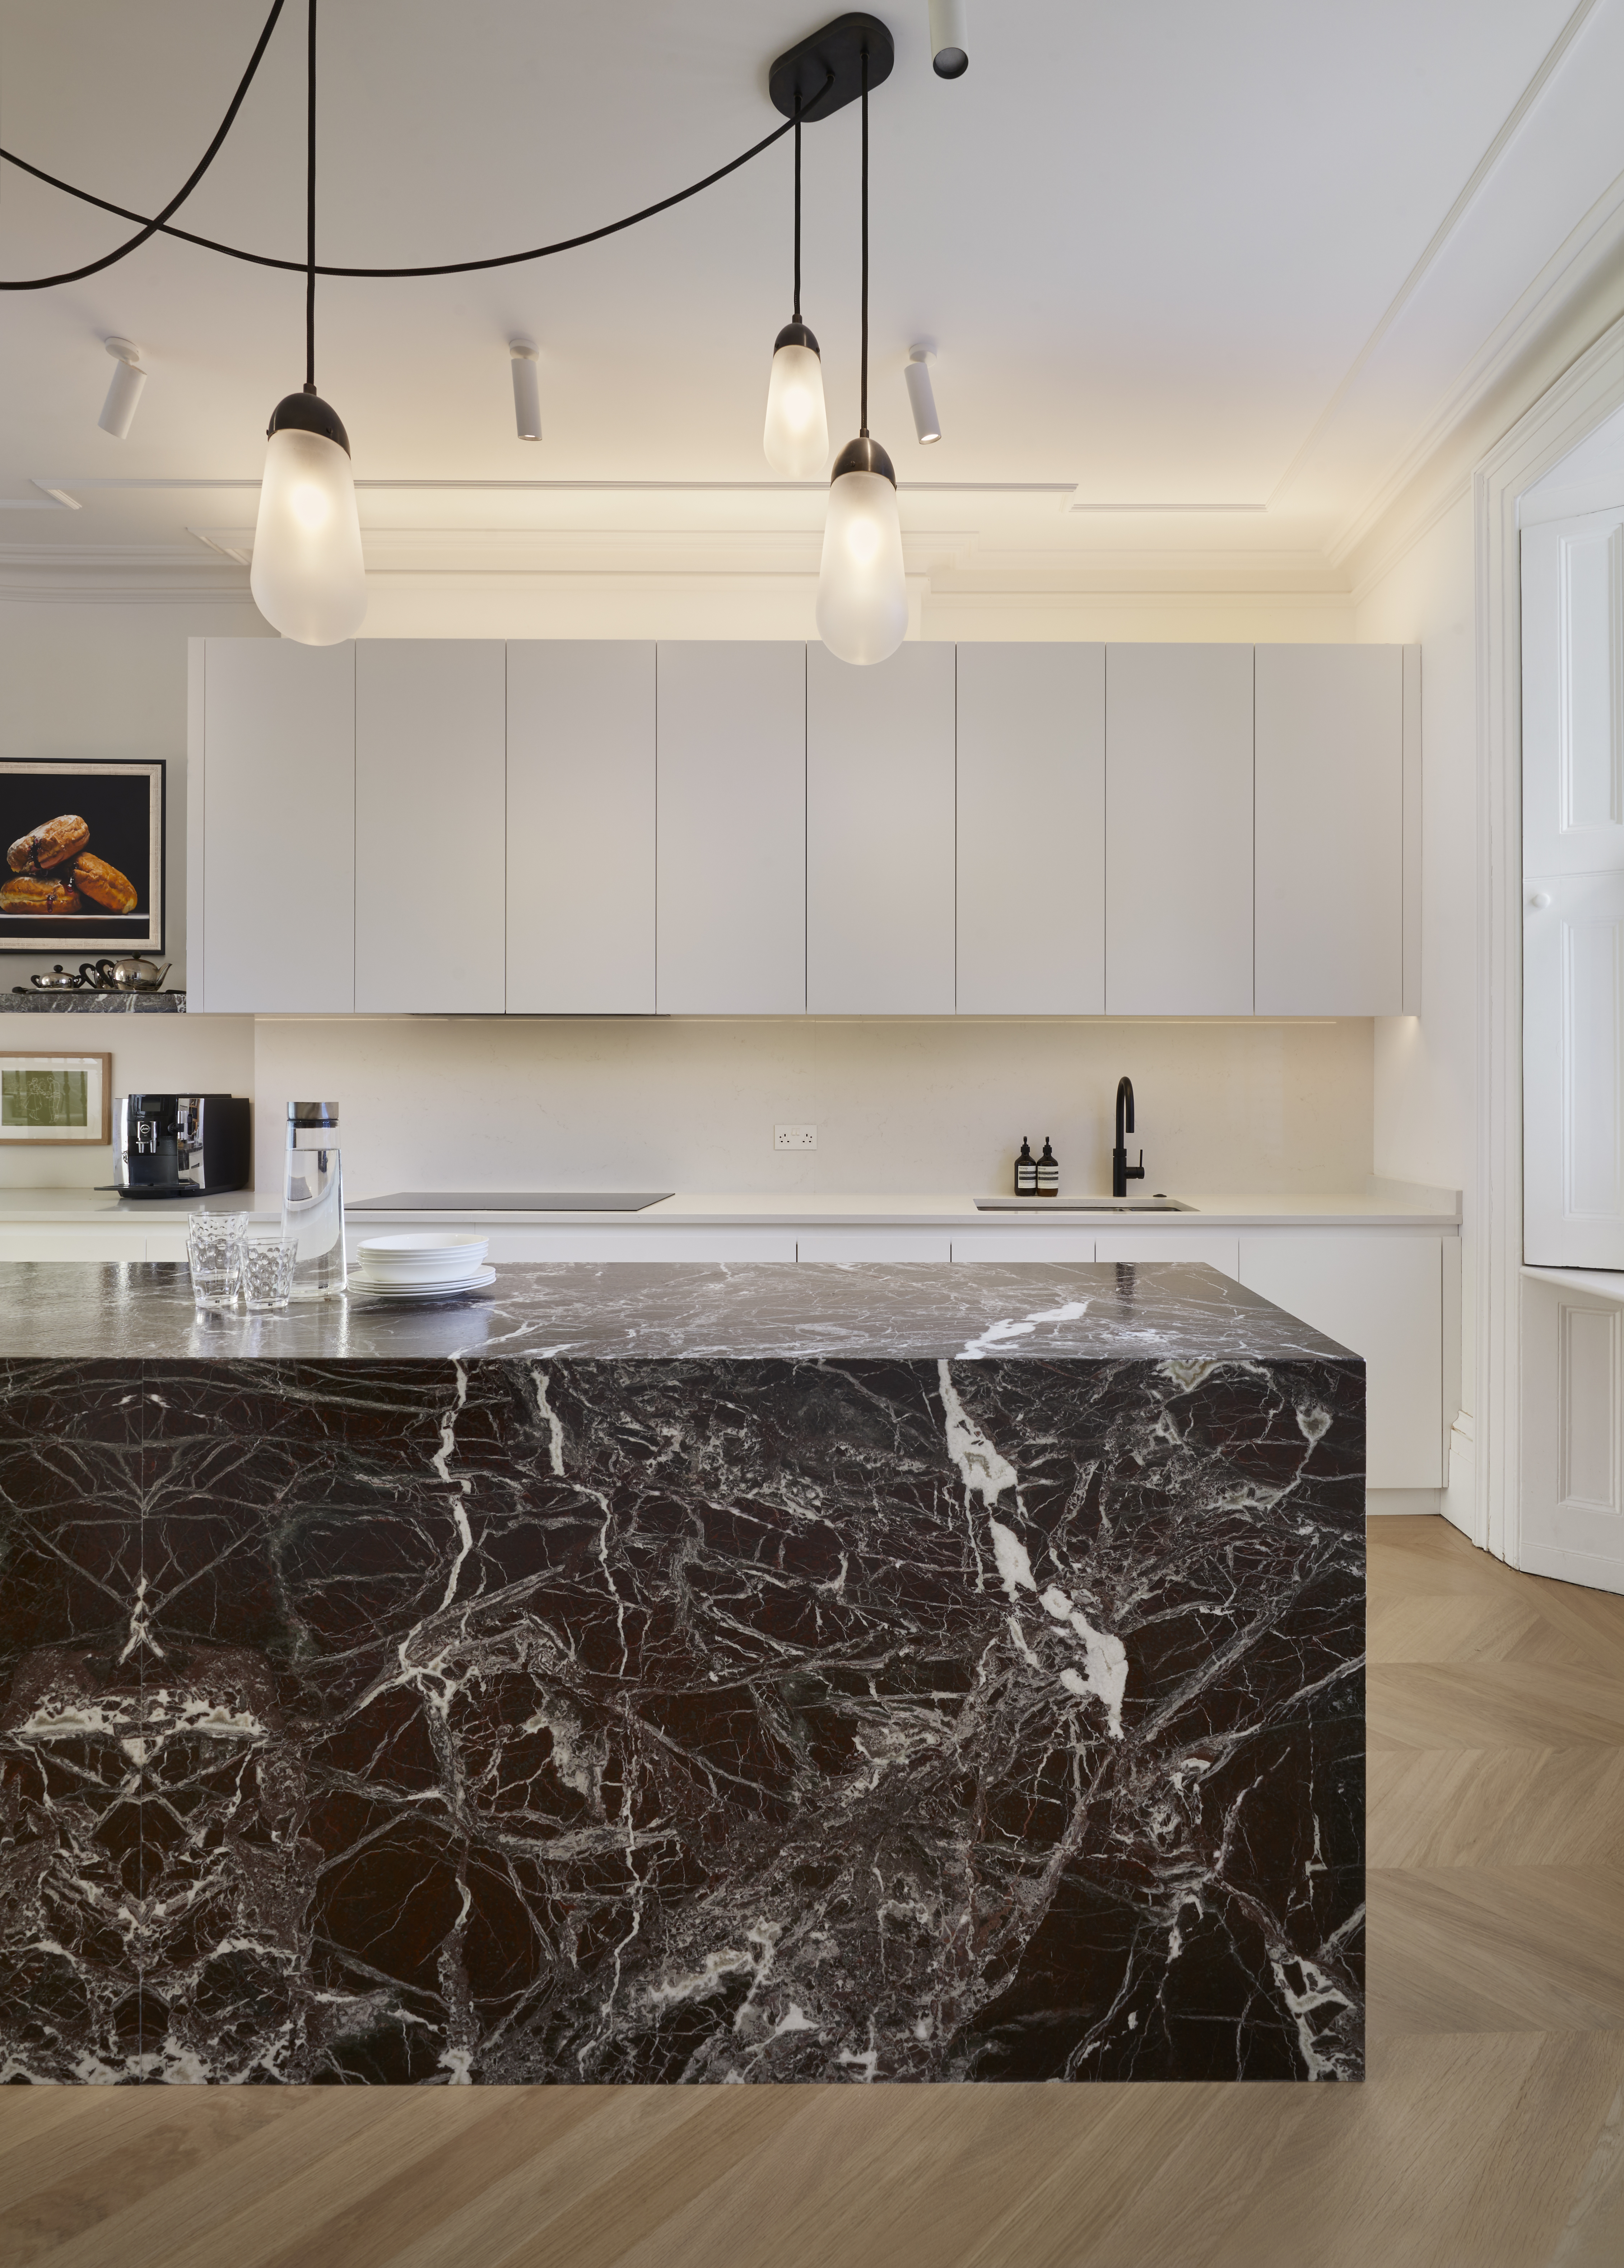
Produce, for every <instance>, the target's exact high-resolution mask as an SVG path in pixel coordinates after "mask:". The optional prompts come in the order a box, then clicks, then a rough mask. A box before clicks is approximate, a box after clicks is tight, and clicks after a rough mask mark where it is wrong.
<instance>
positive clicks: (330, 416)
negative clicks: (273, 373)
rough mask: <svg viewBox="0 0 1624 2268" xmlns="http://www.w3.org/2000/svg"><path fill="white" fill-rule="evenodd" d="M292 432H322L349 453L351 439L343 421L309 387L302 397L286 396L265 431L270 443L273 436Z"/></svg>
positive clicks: (324, 438) (273, 413) (298, 395)
mask: <svg viewBox="0 0 1624 2268" xmlns="http://www.w3.org/2000/svg"><path fill="white" fill-rule="evenodd" d="M288 432H293V433H320V436H321V438H322V439H323V440H324V441H336V442H337V443H338V446H339V447H340V448H341V449H342V451H343V453H344V454H345V455H346V456H348V455H349V434H348V433H346V432H345V431H344V421H343V419H342V417H341V416H339V414H338V412H337V410H336V409H332V408H331V407H330V406H329V405H328V404H327V402H325V401H323V400H322V399H321V396H320V394H315V393H312V391H311V390H310V389H309V388H308V387H307V388H306V389H305V392H304V393H302V394H283V397H282V400H281V401H279V402H278V403H277V404H276V408H275V409H273V410H272V411H271V421H270V423H269V424H268V426H267V427H266V428H265V438H266V439H267V440H269V439H270V437H271V435H272V434H273V433H288Z"/></svg>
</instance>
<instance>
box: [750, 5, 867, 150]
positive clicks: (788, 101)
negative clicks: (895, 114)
mask: <svg viewBox="0 0 1624 2268" xmlns="http://www.w3.org/2000/svg"><path fill="white" fill-rule="evenodd" d="M864 55H867V56H868V59H869V89H870V92H872V91H873V89H874V88H875V87H877V86H878V85H880V84H881V82H882V81H883V80H885V79H888V78H889V77H891V66H892V63H893V62H894V61H895V50H894V48H893V46H892V43H891V34H890V33H889V32H888V31H887V30H886V29H885V26H884V25H883V24H882V23H881V22H880V20H879V18H878V16H863V15H850V16H836V17H835V18H834V22H833V23H830V24H826V25H825V26H824V27H823V29H822V30H821V31H820V32H813V33H812V35H811V37H810V38H808V39H805V40H802V41H801V42H800V44H799V45H798V46H797V47H793V48H785V49H784V51H783V55H780V56H779V58H778V60H777V62H776V63H774V65H773V67H772V69H771V70H770V71H769V72H768V77H767V91H768V93H769V94H770V95H771V96H772V99H773V107H774V109H775V110H782V111H783V114H784V116H785V117H786V118H793V117H794V115H795V106H796V103H797V99H798V100H799V101H800V103H801V105H802V106H803V107H802V110H801V116H802V118H803V119H804V120H805V121H806V122H807V123H808V124H810V123H811V122H812V121H813V120H814V119H819V118H828V117H830V116H832V115H833V114H834V112H835V111H837V110H843V109H844V108H845V107H846V105H847V104H848V103H849V102H856V99H857V97H858V96H859V95H860V94H861V93H862V92H863V56H864Z"/></svg>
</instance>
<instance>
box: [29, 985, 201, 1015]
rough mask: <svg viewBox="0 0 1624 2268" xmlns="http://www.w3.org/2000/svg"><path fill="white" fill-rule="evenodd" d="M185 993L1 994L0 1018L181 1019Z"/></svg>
mask: <svg viewBox="0 0 1624 2268" xmlns="http://www.w3.org/2000/svg"><path fill="white" fill-rule="evenodd" d="M185 1013H186V994H185V993H184V992H36V991H34V990H33V988H32V987H30V989H29V990H27V991H26V992H18V991H12V990H7V991H4V992H0V1015H7V1016H46V1015H49V1016H184V1015H185Z"/></svg>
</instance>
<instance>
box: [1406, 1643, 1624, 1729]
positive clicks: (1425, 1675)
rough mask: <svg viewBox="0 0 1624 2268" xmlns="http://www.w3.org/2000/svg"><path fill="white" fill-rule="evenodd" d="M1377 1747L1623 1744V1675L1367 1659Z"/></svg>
mask: <svg viewBox="0 0 1624 2268" xmlns="http://www.w3.org/2000/svg"><path fill="white" fill-rule="evenodd" d="M1365 1700H1366V1707H1367V1709H1368V1712H1369V1716H1370V1747H1371V1749H1372V1750H1375V1749H1492V1748H1515V1749H1562V1748H1572V1747H1576V1746H1579V1745H1584V1746H1591V1747H1593V1746H1597V1745H1600V1746H1602V1747H1605V1748H1618V1747H1621V1746H1624V1676H1620V1675H1616V1674H1615V1675H1613V1676H1611V1677H1609V1676H1606V1675H1603V1673H1602V1672H1600V1671H1599V1670H1594V1669H1568V1668H1559V1667H1557V1666H1556V1665H1554V1664H1537V1663H1533V1662H1520V1661H1495V1662H1487V1663H1485V1662H1455V1661H1450V1662H1429V1661H1385V1662H1372V1663H1371V1665H1370V1669H1369V1671H1368V1673H1367V1684H1366V1693H1365Z"/></svg>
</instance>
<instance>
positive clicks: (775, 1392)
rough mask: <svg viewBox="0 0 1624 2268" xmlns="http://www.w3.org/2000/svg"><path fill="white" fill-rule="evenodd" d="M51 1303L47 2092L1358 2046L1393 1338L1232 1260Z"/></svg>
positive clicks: (870, 2073)
mask: <svg viewBox="0 0 1624 2268" xmlns="http://www.w3.org/2000/svg"><path fill="white" fill-rule="evenodd" d="M1027 1326H1030V1328H1027ZM0 1328H3V1329H4V1359H0V2068H3V2069H4V2074H5V2076H6V2077H7V2078H8V2079H11V2080H36V2081H70V2082H75V2081H77V2082H84V2081H87V2080H100V2081H113V2082H122V2083H142V2082H151V2081H158V2080H168V2081H175V2080H182V2081H186V2080H196V2081H239V2082H246V2083H252V2084H275V2083H277V2082H283V2081H286V2082H294V2081H318V2082H327V2083H339V2084H356V2083H380V2082H382V2083H396V2084H420V2085H444V2084H445V2083H447V2082H455V2081H458V2080H464V2079H471V2080H474V2081H475V2082H477V2083H489V2084H517V2083H534V2082H550V2083H556V2084H569V2085H577V2084H597V2083H602V2082H606V2081H610V2082H634V2081H636V2082H646V2081H657V2082H661V2083H679V2082H687V2083H692V2082H720V2081H739V2080H743V2081H747V2082H752V2083H755V2082H761V2081H775V2080H806V2081H809V2080H870V2079H878V2080H932V2081H941V2080H1135V2079H1142V2080H1167V2079H1192V2080H1196V2079H1200V2080H1207V2079H1225V2078H1227V2079H1236V2080H1318V2079H1339V2080H1347V2079H1356V2078H1358V2077H1359V2076H1360V2075H1361V2073H1362V2071H1363V1939H1362V1924H1363V1896H1364V1887H1363V1868H1364V1842H1363V1785H1364V1782H1363V1771H1364V1765H1363V1756H1364V1728H1363V1622H1364V1557H1363V1551H1364V1545H1363V1533H1364V1528H1363V1504H1364V1490H1363V1462H1364V1460H1363V1400H1364V1375H1363V1364H1362V1363H1361V1362H1359V1361H1358V1360H1357V1359H1356V1358H1355V1357H1353V1356H1351V1355H1348V1354H1347V1353H1345V1352H1344V1351H1341V1350H1340V1349H1337V1348H1334V1347H1333V1346H1332V1345H1331V1344H1330V1343H1329V1342H1327V1341H1326V1340H1324V1339H1321V1338H1319V1337H1318V1336H1317V1335H1316V1334H1314V1333H1312V1332H1310V1331H1307V1330H1306V1329H1304V1327H1303V1326H1302V1325H1300V1324H1297V1323H1295V1322H1292V1321H1291V1319H1290V1317H1287V1316H1284V1315H1282V1314H1280V1312H1279V1311H1278V1310H1277V1309H1275V1308H1272V1307H1268V1306H1267V1305H1266V1304H1265V1303H1264V1302H1262V1301H1260V1300H1255V1299H1253V1298H1252V1297H1251V1296H1250V1295H1249V1294H1246V1293H1244V1292H1241V1290H1240V1288H1239V1287H1238V1285H1233V1284H1231V1283H1228V1282H1227V1281H1226V1279H1224V1278H1221V1277H1218V1276H1216V1274H1214V1273H1213V1271H1211V1270H1207V1269H1201V1268H1179V1267H1176V1266H1169V1265H1165V1264H1164V1265H1158V1266H1156V1267H1150V1268H1136V1269H1132V1270H1128V1269H1122V1270H1117V1269H1115V1268H1112V1267H1100V1268H1075V1269H1073V1268H1052V1267H1030V1268H1026V1267H1023V1268H987V1269H981V1268H948V1267H937V1268H925V1267H916V1268H907V1267H894V1268H873V1269H855V1268H854V1269H844V1268H795V1267H791V1266H785V1267H783V1268H763V1267H756V1268H748V1269H738V1270H732V1269H721V1268H687V1267H666V1268H661V1269H656V1268H648V1267H635V1266H622V1267H621V1268H569V1267H550V1268H535V1269H504V1270H503V1271H502V1277H501V1281H500V1283H499V1285H498V1286H497V1294H496V1298H495V1299H493V1300H491V1301H489V1303H488V1304H487V1305H486V1306H485V1307H482V1308H475V1307H445V1308H442V1309H438V1310H435V1311H430V1312H426V1313H425V1312H424V1311H423V1310H421V1309H418V1310H410V1311H407V1312H404V1313H400V1312H393V1311H377V1310H368V1309H366V1308H364V1307H363V1306H362V1305H361V1304H360V1303H359V1302H352V1303H350V1304H349V1311H348V1312H347V1313H346V1312H344V1311H342V1310H337V1311H335V1310H332V1309H323V1310H321V1311H318V1312H316V1313H298V1314H294V1315H292V1316H290V1318H289V1319H288V1320H287V1321H286V1322H280V1323H278V1322H276V1321H275V1319H272V1321H271V1322H270V1323H269V1324H268V1325H261V1324H256V1323H253V1322H248V1321H236V1320H227V1321H226V1322H223V1323H216V1324H202V1325H198V1324H195V1323H194V1322H193V1320H192V1317H191V1303H190V1297H189V1293H188V1292H187V1290H186V1287H185V1278H184V1272H183V1271H180V1270H166V1269H162V1268H152V1267H147V1266H138V1267H137V1266H131V1267H128V1268H106V1269H101V1270H92V1269H90V1268H83V1267H81V1268H75V1269H51V1268H48V1267H44V1266H37V1265H11V1266H10V1267H6V1268H4V1269H0ZM279 1335H280V1336H279Z"/></svg>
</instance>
